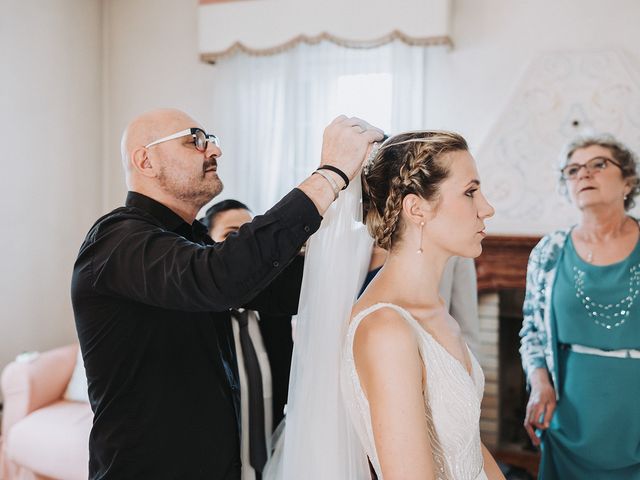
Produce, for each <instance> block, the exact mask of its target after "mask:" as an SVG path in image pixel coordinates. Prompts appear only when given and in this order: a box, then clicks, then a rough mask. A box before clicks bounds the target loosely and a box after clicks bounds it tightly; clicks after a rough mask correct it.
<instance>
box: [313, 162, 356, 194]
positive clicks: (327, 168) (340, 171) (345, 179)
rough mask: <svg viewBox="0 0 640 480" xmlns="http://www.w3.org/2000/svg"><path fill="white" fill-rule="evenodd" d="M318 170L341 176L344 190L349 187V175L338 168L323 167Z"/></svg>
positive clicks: (331, 166)
mask: <svg viewBox="0 0 640 480" xmlns="http://www.w3.org/2000/svg"><path fill="white" fill-rule="evenodd" d="M316 170H329V171H331V172H333V173H337V174H338V175H340V178H342V180H343V181H344V187H342V190H344V189H345V188H347V187H348V186H349V177H347V175H346V174H345V173H344V172H343V171H342V170H340V169H339V168H338V167H334V166H333V165H322V166H321V167H318V168H316Z"/></svg>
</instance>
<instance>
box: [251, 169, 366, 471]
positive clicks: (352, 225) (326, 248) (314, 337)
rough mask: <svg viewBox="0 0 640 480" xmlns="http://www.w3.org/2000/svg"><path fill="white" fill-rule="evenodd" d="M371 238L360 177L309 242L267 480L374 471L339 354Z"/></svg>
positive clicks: (342, 196) (336, 202) (339, 199)
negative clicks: (280, 424) (349, 402)
mask: <svg viewBox="0 0 640 480" xmlns="http://www.w3.org/2000/svg"><path fill="white" fill-rule="evenodd" d="M372 242H373V240H372V238H371V237H370V235H369V234H368V232H367V230H366V227H365V226H364V224H363V223H362V191H361V182H360V178H359V177H356V178H355V179H354V180H353V181H352V182H351V183H350V185H349V187H348V188H347V189H346V190H345V191H343V192H342V193H341V195H340V197H339V198H338V200H336V201H335V202H334V203H333V205H332V206H331V207H330V208H329V209H328V210H327V212H326V214H325V216H324V219H323V222H322V224H321V226H320V229H319V230H318V231H317V232H316V233H315V234H314V235H313V236H312V237H311V238H310V239H309V243H308V245H307V252H306V255H305V265H304V274H303V279H302V287H301V292H300V308H299V311H298V320H297V325H296V333H295V339H294V340H295V341H294V349H293V359H292V364H291V377H290V380H289V397H288V402H287V415H286V420H285V424H284V431H283V432H282V436H280V438H279V439H277V440H276V443H275V451H274V454H273V456H272V457H271V459H270V460H269V462H268V463H267V466H266V467H265V471H264V473H263V478H264V479H265V480H301V479H305V480H321V479H322V480H326V479H332V480H361V479H369V478H370V474H369V467H368V462H367V457H366V455H365V453H364V450H363V448H362V446H361V444H360V441H359V439H358V436H357V434H356V431H355V430H354V428H353V426H352V423H351V422H350V420H349V418H348V417H347V413H346V408H345V406H344V403H343V401H342V394H341V391H340V360H341V352H342V347H343V342H344V338H345V335H346V332H347V328H348V324H349V319H350V316H351V309H352V307H353V303H354V302H355V300H356V295H357V293H358V291H359V289H360V286H361V285H362V282H363V280H364V278H365V275H366V273H367V268H368V266H369V261H370V256H371V246H372Z"/></svg>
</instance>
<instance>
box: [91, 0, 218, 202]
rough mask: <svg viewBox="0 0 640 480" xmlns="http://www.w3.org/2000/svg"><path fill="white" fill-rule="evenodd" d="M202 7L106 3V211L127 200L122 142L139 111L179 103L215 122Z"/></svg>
mask: <svg viewBox="0 0 640 480" xmlns="http://www.w3.org/2000/svg"><path fill="white" fill-rule="evenodd" d="M196 7H197V2H196V0H188V1H184V0H135V1H131V0H109V1H106V2H104V8H105V12H104V13H105V21H104V28H105V42H106V44H107V46H108V48H107V52H106V55H105V58H104V65H105V68H106V71H107V73H106V84H107V88H106V94H107V102H106V108H105V149H104V152H105V157H104V165H105V170H104V173H105V175H104V188H105V190H104V191H105V197H104V205H103V206H104V208H105V210H107V209H111V208H114V207H116V206H119V205H121V204H122V202H123V201H124V197H125V194H126V188H125V186H124V177H123V174H122V169H121V166H120V146H119V142H120V135H121V134H122V131H123V129H124V128H125V127H126V125H127V123H128V122H129V121H130V120H131V119H132V118H133V117H134V116H135V115H138V114H140V113H142V112H144V111H146V110H150V109H153V108H158V107H176V108H180V109H183V110H185V111H187V112H189V113H191V114H192V115H193V116H195V117H196V118H197V119H198V120H199V121H201V122H202V123H203V124H205V125H207V126H208V125H211V119H212V118H213V116H214V112H213V111H212V105H211V102H212V98H211V94H210V92H211V89H212V88H214V82H213V80H212V75H213V69H212V67H211V66H210V65H206V64H202V63H200V61H199V54H198V31H197V16H196V12H197V8H196Z"/></svg>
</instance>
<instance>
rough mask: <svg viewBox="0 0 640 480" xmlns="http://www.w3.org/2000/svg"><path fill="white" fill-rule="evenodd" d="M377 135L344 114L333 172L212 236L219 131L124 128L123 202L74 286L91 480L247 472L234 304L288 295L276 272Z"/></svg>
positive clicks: (328, 156) (82, 261) (140, 123)
mask: <svg viewBox="0 0 640 480" xmlns="http://www.w3.org/2000/svg"><path fill="white" fill-rule="evenodd" d="M381 138H382V132H381V131H380V130H378V129H375V128H373V127H371V126H370V125H368V124H367V123H366V122H364V121H362V120H360V119H357V118H347V117H344V116H341V117H338V118H337V119H335V120H334V121H333V122H332V123H331V124H330V125H329V126H328V127H327V128H326V129H325V132H324V137H323V145H322V154H321V167H320V168H322V167H328V169H327V168H322V169H321V170H316V172H318V174H316V175H310V176H309V177H308V178H307V179H306V180H304V181H303V182H302V183H301V184H300V185H299V186H298V187H297V188H294V189H293V190H292V191H291V192H290V193H289V194H287V195H286V196H285V197H284V198H283V199H282V200H281V201H280V202H278V203H277V204H276V205H275V206H274V207H273V208H272V209H270V210H269V211H268V212H267V213H266V214H265V215H262V216H258V217H256V218H255V219H254V220H253V221H251V222H249V223H247V224H246V225H244V226H242V227H241V228H240V229H239V231H238V233H237V235H233V237H232V238H229V239H228V240H227V241H225V242H224V243H218V244H214V242H213V241H212V240H211V238H210V237H209V236H208V235H207V232H206V228H205V227H204V226H203V225H202V224H200V223H199V222H197V221H196V220H195V217H196V214H197V212H198V211H199V210H200V209H201V207H202V206H203V205H205V204H206V203H207V202H208V201H209V200H211V198H213V197H214V196H215V195H217V194H218V193H219V192H220V191H221V190H222V182H221V180H220V178H219V177H218V174H217V166H218V161H219V159H220V157H221V155H222V151H221V150H220V144H219V142H218V139H217V138H216V137H215V136H214V135H210V134H207V133H206V132H205V130H204V128H203V127H202V126H201V125H200V124H199V123H198V122H196V121H195V120H194V119H192V118H191V117H189V116H188V115H187V114H185V113H183V112H180V111H177V110H156V111H153V112H149V113H146V114H144V115H141V116H140V117H138V118H136V119H135V120H133V121H132V122H131V123H130V124H129V126H128V127H127V128H126V130H125V132H124V134H123V138H122V157H123V165H124V170H125V177H126V183H127V187H128V190H129V193H128V194H127V198H126V202H125V205H124V206H123V207H121V208H118V209H116V210H114V211H112V212H110V213H108V214H106V215H105V216H103V217H102V218H100V219H98V220H97V221H96V223H95V224H94V225H93V227H92V228H91V229H90V230H89V233H88V235H87V237H86V239H85V241H84V243H83V244H82V246H81V248H80V253H79V254H78V259H77V260H76V263H75V266H74V270H73V278H72V285H71V296H72V302H73V308H74V314H75V321H76V328H77V331H78V337H79V339H80V347H81V349H82V355H83V359H84V364H85V368H86V372H87V380H88V384H89V398H90V401H91V407H92V409H93V412H94V421H93V427H92V429H91V434H90V438H89V477H90V478H91V479H96V480H97V479H101V480H106V479H119V480H121V479H154V480H163V479H167V480H168V479H190V480H193V479H204V478H206V479H240V470H241V463H240V437H239V431H240V429H239V420H240V418H239V417H240V413H239V411H240V410H239V398H240V397H239V387H238V376H237V364H236V357H235V348H234V344H233V335H232V331H231V326H230V315H229V309H230V308H238V307H246V308H248V309H252V310H264V311H269V310H270V309H272V307H275V306H277V305H279V304H280V303H281V299H279V298H277V294H275V293H274V292H275V291H277V289H274V288H272V286H273V285H274V284H275V283H277V281H278V276H279V274H280V272H282V270H283V269H285V268H286V266H287V265H288V264H289V263H290V262H291V260H292V259H293V258H294V256H295V255H296V254H297V252H298V251H299V250H300V247H301V246H302V245H303V243H304V242H305V241H306V240H307V238H308V237H309V236H310V235H311V234H312V233H313V232H314V231H316V230H317V229H318V227H319V225H320V221H321V215H322V214H323V213H324V211H325V210H326V209H327V208H328V207H329V205H330V204H331V202H332V201H333V200H334V199H335V198H336V197H337V194H338V193H339V191H340V188H341V187H342V186H344V184H345V180H347V179H352V178H353V177H354V176H355V175H356V173H357V172H358V171H359V169H360V166H361V165H362V162H363V160H364V158H365V155H366V153H367V151H368V149H369V148H370V145H371V143H372V142H374V141H378V140H380V139H381ZM316 172H314V173H316ZM265 460H266V452H262V454H260V452H256V455H254V457H253V458H251V462H252V467H254V469H256V471H257V472H258V473H259V472H260V471H261V469H262V466H263V465H264V462H265Z"/></svg>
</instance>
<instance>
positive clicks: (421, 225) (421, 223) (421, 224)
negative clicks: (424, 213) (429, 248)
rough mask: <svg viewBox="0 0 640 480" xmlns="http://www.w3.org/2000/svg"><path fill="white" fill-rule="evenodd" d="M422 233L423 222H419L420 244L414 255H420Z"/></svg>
mask: <svg viewBox="0 0 640 480" xmlns="http://www.w3.org/2000/svg"><path fill="white" fill-rule="evenodd" d="M423 231H424V222H420V244H419V245H418V251H417V252H416V253H418V254H421V253H422V251H423V250H422V232H423Z"/></svg>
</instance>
